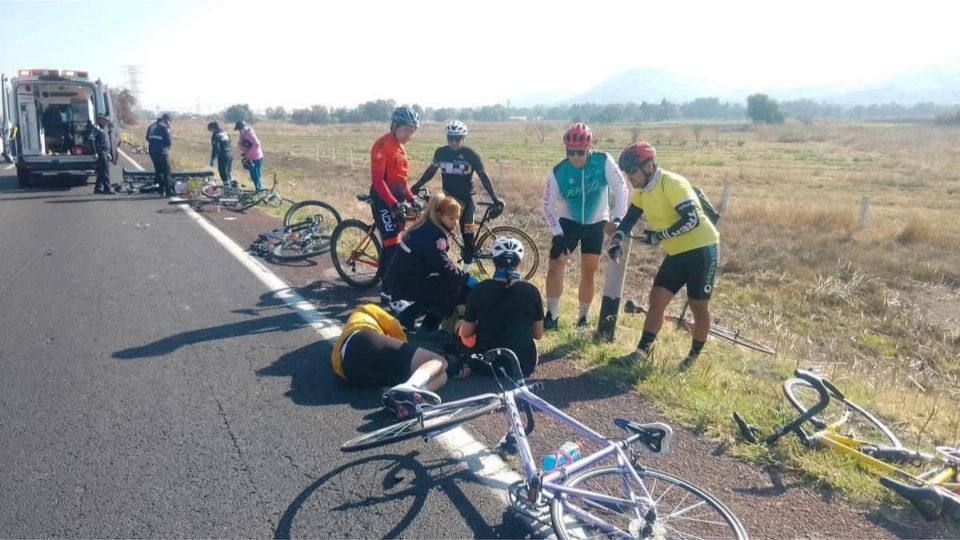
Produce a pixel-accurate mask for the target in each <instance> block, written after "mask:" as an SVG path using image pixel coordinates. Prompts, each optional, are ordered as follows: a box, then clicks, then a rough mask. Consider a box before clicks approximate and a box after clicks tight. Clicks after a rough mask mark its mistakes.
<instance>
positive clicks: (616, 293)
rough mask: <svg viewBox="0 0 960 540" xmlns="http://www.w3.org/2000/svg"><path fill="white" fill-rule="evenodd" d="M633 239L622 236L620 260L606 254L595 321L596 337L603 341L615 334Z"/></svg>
mask: <svg viewBox="0 0 960 540" xmlns="http://www.w3.org/2000/svg"><path fill="white" fill-rule="evenodd" d="M632 243H633V240H632V239H631V238H630V235H627V236H625V237H624V238H623V241H622V242H620V247H622V248H623V255H621V256H620V262H616V261H614V260H613V259H611V258H610V257H607V256H606V255H602V256H603V257H604V258H606V259H607V272H606V276H607V277H606V279H605V280H604V282H603V298H602V299H601V300H600V320H599V321H598V322H597V337H598V338H600V339H602V340H603V341H608V342H609V341H613V340H614V338H616V335H617V318H618V317H619V315H620V300H621V299H622V297H623V286H624V284H625V283H626V281H627V262H628V261H629V260H630V244H632Z"/></svg>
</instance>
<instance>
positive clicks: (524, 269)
mask: <svg viewBox="0 0 960 540" xmlns="http://www.w3.org/2000/svg"><path fill="white" fill-rule="evenodd" d="M421 193H422V194H423V195H422V198H424V199H429V197H430V195H429V192H428V191H426V190H423V191H421ZM357 200H358V201H360V202H364V203H367V204H370V205H372V204H373V200H372V198H371V197H370V195H368V194H366V193H361V194H359V195H357ZM476 204H477V206H480V207H483V208H484V211H483V217H482V218H481V219H480V221H479V222H477V224H476V225H477V235H476V239H477V240H476V244H475V246H476V253H475V260H476V263H477V268H478V269H479V270H480V271H481V272H482V273H484V274H490V273H492V272H493V253H492V252H491V249H492V248H493V245H494V243H496V241H497V239H498V238H501V237H504V236H512V237H513V238H517V239H518V240H520V241H521V242H522V243H523V246H524V248H525V252H524V256H523V262H521V263H520V266H519V267H518V269H517V270H518V271H519V272H520V275H521V276H522V277H523V279H530V278H531V277H532V276H533V275H534V273H536V271H537V269H538V268H539V267H540V251H539V250H538V249H537V244H536V242H534V241H533V239H532V238H530V235H528V234H527V233H526V232H524V231H522V230H520V229H518V228H516V227H510V226H508V225H501V226H497V227H490V226H489V224H488V223H489V222H490V221H492V220H493V219H494V218H493V217H491V215H492V214H491V213H492V210H493V208H494V204H493V203H492V202H487V201H477V203H476ZM411 218H413V219H416V214H412V215H411V214H410V213H408V216H407V219H408V221H410V220H411ZM450 236H451V238H452V239H453V241H454V243H455V244H456V245H457V246H458V247H459V248H460V253H461V259H460V261H458V262H462V261H463V259H462V253H463V240H461V239H460V237H459V236H458V235H456V234H453V235H450ZM332 242H333V248H332V249H331V256H332V258H333V267H334V268H335V269H336V270H337V273H338V274H339V275H340V278H341V279H343V281H345V282H346V283H347V284H348V285H350V286H351V287H356V288H358V289H364V288H367V287H372V286H373V285H376V283H377V281H379V279H380V278H381V277H382V275H381V270H380V268H381V264H380V259H381V257H382V256H383V247H382V244H381V242H380V238H379V237H378V233H377V228H376V226H375V225H372V224H367V223H364V222H363V221H360V220H358V219H347V220H344V221H343V222H342V223H341V224H340V225H339V226H338V227H337V230H335V231H334V232H333V240H332Z"/></svg>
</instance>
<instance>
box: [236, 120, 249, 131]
mask: <svg viewBox="0 0 960 540" xmlns="http://www.w3.org/2000/svg"><path fill="white" fill-rule="evenodd" d="M245 127H247V123H246V122H244V121H243V120H240V121H238V122H237V123H236V124H234V125H233V130H234V131H240V130H241V129H243V128H245Z"/></svg>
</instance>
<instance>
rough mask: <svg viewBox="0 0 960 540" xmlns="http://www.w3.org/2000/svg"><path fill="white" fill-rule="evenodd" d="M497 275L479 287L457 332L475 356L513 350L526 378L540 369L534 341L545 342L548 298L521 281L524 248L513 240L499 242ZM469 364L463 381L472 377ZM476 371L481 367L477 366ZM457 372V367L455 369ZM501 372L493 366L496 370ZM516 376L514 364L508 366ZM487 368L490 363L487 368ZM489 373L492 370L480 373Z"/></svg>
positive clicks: (495, 261)
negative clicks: (519, 267)
mask: <svg viewBox="0 0 960 540" xmlns="http://www.w3.org/2000/svg"><path fill="white" fill-rule="evenodd" d="M492 254H493V264H494V268H495V271H494V274H493V277H492V278H491V279H487V280H484V281H483V282H482V283H480V284H478V285H477V286H476V288H474V289H473V291H472V292H471V293H470V296H469V298H467V310H466V314H465V316H464V320H463V322H462V323H461V324H460V326H459V328H458V330H457V333H458V334H459V336H460V339H461V341H462V342H463V343H464V345H466V346H468V347H470V348H472V349H473V350H474V351H476V352H483V351H488V350H490V349H495V348H500V347H503V348H507V349H510V350H512V351H513V352H514V353H515V354H516V355H517V358H518V359H519V360H520V369H521V370H522V371H523V376H524V377H529V376H530V374H531V373H533V370H534V369H535V368H536V367H537V346H536V343H534V340H538V339H540V338H542V337H543V298H542V297H541V296H540V290H539V289H537V287H535V286H534V285H532V284H530V283H527V282H526V281H522V280H521V279H520V273H519V272H517V266H519V265H520V261H522V260H523V244H522V243H521V242H520V241H519V240H517V239H515V238H510V237H503V238H499V239H497V241H496V242H495V243H494V244H493V249H492ZM469 366H470V364H464V365H463V366H462V367H461V368H460V369H459V370H457V371H459V374H460V377H465V376H467V375H469V373H470V367H469ZM473 366H474V368H479V366H478V365H477V364H476V363H473ZM454 367H456V366H454ZM499 367H501V366H500V365H499V364H497V365H494V366H493V368H494V369H498V368H499ZM503 367H504V368H505V369H506V371H507V373H510V374H513V373H512V371H513V365H512V364H509V363H508V364H504V365H503ZM483 368H486V364H483ZM478 371H480V372H481V373H489V369H488V368H487V369H478Z"/></svg>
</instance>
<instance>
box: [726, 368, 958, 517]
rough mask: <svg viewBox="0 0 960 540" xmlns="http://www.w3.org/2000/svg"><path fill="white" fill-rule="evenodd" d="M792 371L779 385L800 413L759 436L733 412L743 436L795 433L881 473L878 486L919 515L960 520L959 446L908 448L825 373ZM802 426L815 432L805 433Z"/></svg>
mask: <svg viewBox="0 0 960 540" xmlns="http://www.w3.org/2000/svg"><path fill="white" fill-rule="evenodd" d="M794 375H795V376H796V377H795V378H791V379H788V380H787V381H786V382H784V383H783V392H784V394H786V397H787V400H788V401H789V402H790V404H791V405H793V407H794V408H795V409H797V411H799V413H800V414H799V415H798V416H796V417H795V418H793V419H791V420H789V421H788V422H786V423H784V424H782V425H779V426H776V427H775V428H774V429H773V433H772V434H770V435H768V436H766V437H762V436H761V434H760V430H759V429H757V428H756V427H755V426H752V425H750V424H748V423H747V422H746V420H744V419H743V417H742V416H740V415H739V414H738V413H733V419H734V421H735V422H736V423H737V427H738V428H739V431H740V434H741V435H742V436H743V438H744V439H746V440H747V441H749V442H751V443H755V444H765V445H771V444H774V443H776V442H777V441H778V440H779V439H780V438H782V437H784V436H786V435H789V434H794V435H797V436H798V437H799V438H800V440H801V441H803V442H804V443H805V444H806V445H808V446H819V447H822V448H826V449H829V450H831V451H834V452H837V453H839V454H841V455H844V456H846V457H848V458H850V459H852V460H854V461H855V462H856V463H858V464H859V465H861V466H862V467H863V468H864V469H866V470H869V471H871V472H873V473H875V474H878V475H881V479H880V482H881V484H883V485H884V486H885V487H887V488H889V489H892V490H893V491H894V492H896V493H897V494H898V495H900V496H902V497H903V498H905V499H907V500H908V501H909V502H910V503H911V504H912V505H913V506H914V508H916V509H917V511H918V512H919V513H920V514H921V515H922V516H923V517H925V518H927V519H929V520H935V519H939V518H941V517H946V518H951V519H956V520H957V521H960V483H958V482H960V478H958V473H960V449H958V448H951V447H938V448H937V454H936V455H931V454H927V453H924V452H919V451H915V450H910V449H908V448H906V447H904V445H903V443H901V442H900V439H898V438H897V436H896V435H895V434H894V433H893V432H892V431H891V430H890V428H888V427H887V426H886V425H885V424H884V423H883V422H881V421H880V420H879V419H878V418H877V417H875V416H873V415H872V414H870V413H869V412H867V410H866V409H864V408H863V407H861V406H859V405H857V404H856V403H854V402H853V401H851V400H850V399H848V398H847V397H846V396H845V395H844V394H843V392H841V391H840V389H838V388H837V387H836V386H834V385H833V384H832V383H831V382H830V381H829V380H827V379H826V378H825V377H823V376H821V375H818V374H816V373H813V372H811V371H807V370H802V369H798V370H796V371H795V372H794ZM805 426H812V427H813V428H815V430H814V431H813V432H810V433H808V432H807V430H806V429H804V428H805ZM904 465H912V466H915V467H926V470H925V471H924V472H922V473H920V474H913V473H911V472H908V471H907V470H904V469H903V468H902V467H901V466H904Z"/></svg>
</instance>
